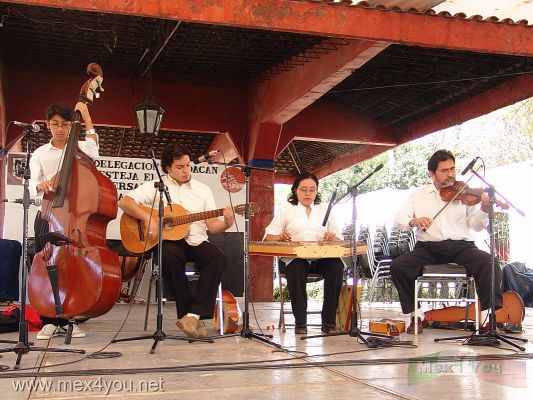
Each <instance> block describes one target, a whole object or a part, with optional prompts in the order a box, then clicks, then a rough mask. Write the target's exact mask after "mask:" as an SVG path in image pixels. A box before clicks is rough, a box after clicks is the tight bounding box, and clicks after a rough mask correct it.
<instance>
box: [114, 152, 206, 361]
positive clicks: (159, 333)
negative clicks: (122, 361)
mask: <svg viewBox="0 0 533 400" xmlns="http://www.w3.org/2000/svg"><path fill="white" fill-rule="evenodd" d="M152 163H153V164H154V168H155V170H156V172H157V175H158V177H159V181H158V182H154V187H155V188H157V189H158V191H159V209H158V214H159V215H158V220H159V241H158V245H157V267H156V280H157V282H156V297H157V320H156V321H157V327H156V331H155V332H154V333H153V334H152V335H142V336H134V337H129V338H122V339H113V340H112V341H111V343H118V342H130V341H133V340H144V339H153V340H154V343H153V345H152V347H151V349H150V354H154V353H155V348H156V347H157V344H158V343H159V342H162V341H163V340H165V339H174V340H187V341H188V342H189V343H192V342H208V343H213V340H211V339H209V338H205V339H203V338H191V337H182V336H175V335H167V334H166V333H165V332H164V331H163V280H162V276H163V275H162V273H161V271H162V269H163V217H164V214H165V204H164V201H163V196H164V195H165V196H166V194H165V192H166V186H165V183H164V182H163V177H162V176H161V173H160V172H159V167H158V166H157V162H156V160H155V156H154V154H153V152H152ZM167 193H168V192H167ZM167 201H168V202H169V205H170V203H171V201H170V196H168V197H167ZM171 207H172V206H171Z"/></svg>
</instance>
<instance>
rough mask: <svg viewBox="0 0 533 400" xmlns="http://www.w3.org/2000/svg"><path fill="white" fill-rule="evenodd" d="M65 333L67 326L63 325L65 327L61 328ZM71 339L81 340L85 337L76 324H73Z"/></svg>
mask: <svg viewBox="0 0 533 400" xmlns="http://www.w3.org/2000/svg"><path fill="white" fill-rule="evenodd" d="M61 328H62V329H63V330H64V331H65V333H66V332H67V329H68V325H65V326H62V327H61ZM72 337H73V338H82V337H85V332H84V331H83V329H81V328H80V327H79V326H78V324H73V325H72Z"/></svg>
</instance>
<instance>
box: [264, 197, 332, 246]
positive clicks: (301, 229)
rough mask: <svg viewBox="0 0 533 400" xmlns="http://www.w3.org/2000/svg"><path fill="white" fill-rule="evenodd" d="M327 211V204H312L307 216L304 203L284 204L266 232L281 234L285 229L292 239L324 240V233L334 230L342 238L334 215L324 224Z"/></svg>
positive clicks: (267, 233)
mask: <svg viewBox="0 0 533 400" xmlns="http://www.w3.org/2000/svg"><path fill="white" fill-rule="evenodd" d="M326 211H327V206H325V205H322V204H311V213H310V214H309V216H307V213H306V209H305V206H303V205H302V204H300V203H298V204H297V205H293V204H290V203H287V204H284V205H283V206H281V207H280V208H279V209H278V210H276V212H275V213H274V218H273V219H272V222H270V224H269V225H268V226H267V227H266V229H265V234H266V235H281V233H282V232H283V231H287V232H289V233H290V235H291V240H292V241H320V240H324V233H326V232H333V233H335V235H336V236H337V237H338V238H339V239H342V231H341V229H340V227H339V225H338V224H337V220H336V218H335V216H334V215H332V214H330V216H329V218H328V222H327V224H326V226H322V222H323V221H324V216H325V215H326Z"/></svg>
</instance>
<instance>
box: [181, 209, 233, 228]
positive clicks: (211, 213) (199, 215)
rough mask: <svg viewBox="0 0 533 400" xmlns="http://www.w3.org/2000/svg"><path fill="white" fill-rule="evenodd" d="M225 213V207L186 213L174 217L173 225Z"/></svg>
mask: <svg viewBox="0 0 533 400" xmlns="http://www.w3.org/2000/svg"><path fill="white" fill-rule="evenodd" d="M223 214H224V209H223V208H219V209H218V210H211V211H204V212H200V213H194V214H185V215H180V216H179V217H173V218H172V226H176V225H184V224H190V223H192V222H196V221H200V220H202V219H210V218H215V217H220V216H221V215H223Z"/></svg>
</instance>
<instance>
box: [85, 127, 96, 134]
mask: <svg viewBox="0 0 533 400" xmlns="http://www.w3.org/2000/svg"><path fill="white" fill-rule="evenodd" d="M85 134H86V135H96V129H94V128H93V129H87V130H86V131H85Z"/></svg>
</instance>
